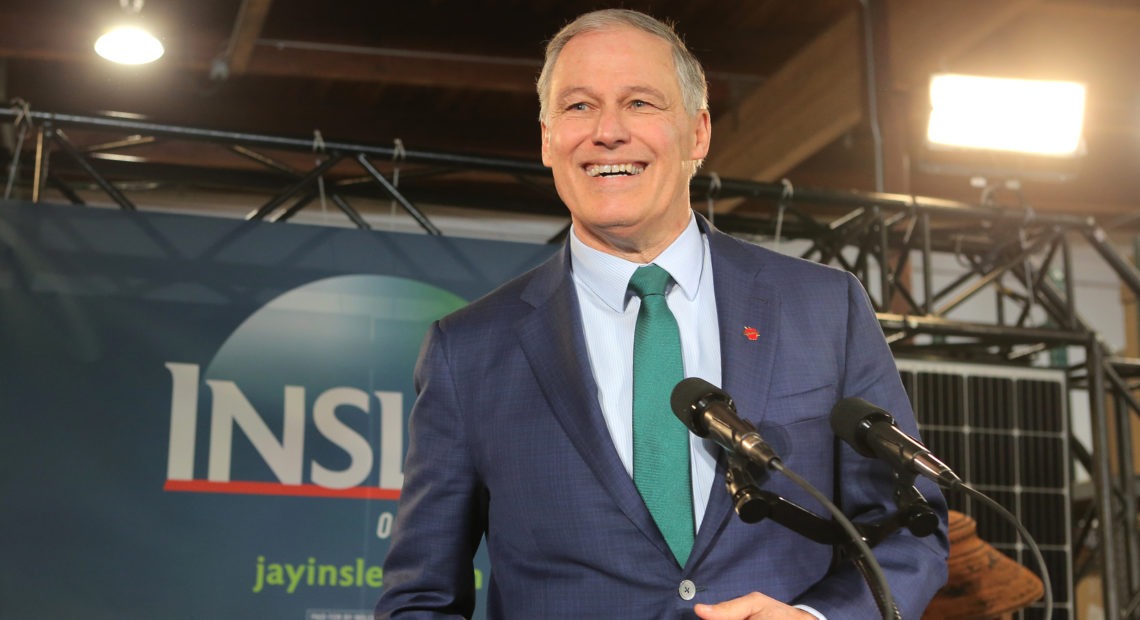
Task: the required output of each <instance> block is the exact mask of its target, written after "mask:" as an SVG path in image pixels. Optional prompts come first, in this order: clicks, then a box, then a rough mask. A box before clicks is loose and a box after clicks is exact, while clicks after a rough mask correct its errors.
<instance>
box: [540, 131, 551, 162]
mask: <svg viewBox="0 0 1140 620" xmlns="http://www.w3.org/2000/svg"><path fill="white" fill-rule="evenodd" d="M538 125H539V127H541V128H542V165H543V166H546V167H547V168H549V167H550V130H549V129H547V127H546V123H544V122H541V121H540V122H539V123H538Z"/></svg>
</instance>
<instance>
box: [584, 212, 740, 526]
mask: <svg viewBox="0 0 1140 620" xmlns="http://www.w3.org/2000/svg"><path fill="white" fill-rule="evenodd" d="M570 260H571V266H572V270H573V274H574V285H575V286H576V287H577V291H578V303H579V305H580V306H581V311H582V326H583V331H584V332H585V336H586V349H587V350H588V351H589V355H590V368H591V369H592V370H593V372H594V383H596V384H597V386H598V401H599V402H600V403H601V406H602V414H603V415H604V416H605V419H606V425H607V426H608V427H609V431H610V437H611V438H612V439H613V442H614V447H615V448H617V452H618V456H619V457H621V461H622V463H623V464H624V465H625V469H626V471H627V472H629V474H630V476H632V475H633V332H634V327H635V325H636V324H637V311H638V310H639V309H640V308H641V300H640V299H639V298H638V297H637V296H636V295H634V294H632V293H631V292H630V291H629V278H630V277H631V276H632V275H633V272H634V271H635V270H636V269H637V268H638V267H639V266H640V265H638V264H637V263H633V262H630V261H627V260H625V259H621V258H618V257H616V256H613V255H610V254H606V253H605V252H600V251H598V250H595V249H593V248H591V247H589V246H587V245H586V244H584V243H582V242H581V241H579V240H578V237H577V236H576V235H575V234H574V231H573V229H571V234H570ZM653 262H654V263H656V264H657V265H658V266H659V267H661V268H663V269H665V271H668V272H669V275H670V276H672V277H673V282H674V284H671V285H670V286H669V287H667V289H666V292H665V297H666V299H667V300H668V303H669V309H670V310H671V311H672V312H673V316H674V317H675V318H676V319H677V327H678V328H679V330H680V332H681V357H682V360H683V363H684V365H685V376H686V377H700V378H702V379H704V380H705V381H708V382H709V383H711V384H713V385H720V379H721V372H720V333H719V330H718V329H717V320H716V297H715V296H714V295H713V279H712V260H711V258H710V257H709V248H708V241H706V240H705V238H704V235H702V234H701V231H700V229H699V228H697V222H696V219H695V218H693V217H692V216H690V218H689V225H688V227H687V228H685V231H684V232H683V233H681V236H680V237H678V238H677V239H676V241H674V242H673V244H672V245H670V246H669V247H668V248H667V249H666V250H665V251H664V252H662V253H661V255H660V256H658V257H657V258H656V259H654V260H653ZM679 423H680V422H678V424H679ZM689 439H690V441H689V451H690V457H691V458H690V463H691V467H692V480H693V517H694V518H695V520H696V527H697V529H698V530H699V529H700V526H701V522H702V520H703V519H704V515H705V506H706V505H707V504H708V499H709V492H710V491H711V490H712V484H713V478H714V476H715V474H716V451H715V450H716V446H715V444H713V443H712V442H711V441H709V440H704V439H701V438H699V437H697V436H696V435H690V436H689Z"/></svg>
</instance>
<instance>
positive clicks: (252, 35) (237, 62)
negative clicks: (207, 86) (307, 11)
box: [227, 0, 273, 75]
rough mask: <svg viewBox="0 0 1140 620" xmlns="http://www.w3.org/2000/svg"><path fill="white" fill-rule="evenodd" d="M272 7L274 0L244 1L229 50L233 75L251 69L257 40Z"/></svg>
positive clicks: (231, 37) (235, 23) (231, 36)
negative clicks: (250, 61) (250, 62)
mask: <svg viewBox="0 0 1140 620" xmlns="http://www.w3.org/2000/svg"><path fill="white" fill-rule="evenodd" d="M272 5H273V0H243V1H242V3H241V8H240V9H239V10H238V14H237V19H236V20H235V22H234V31H233V34H231V35H230V42H229V46H228V48H227V52H228V54H227V55H228V58H227V60H228V61H229V68H230V72H231V73H232V74H234V75H241V74H242V73H245V71H246V69H247V68H248V67H249V60H250V58H251V57H252V56H253V49H254V47H255V46H256V45H257V39H258V38H260V37H261V29H262V27H263V26H264V25H265V17H266V16H267V15H269V8H270V7H271V6H272Z"/></svg>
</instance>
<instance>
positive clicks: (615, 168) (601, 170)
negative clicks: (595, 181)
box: [584, 163, 645, 177]
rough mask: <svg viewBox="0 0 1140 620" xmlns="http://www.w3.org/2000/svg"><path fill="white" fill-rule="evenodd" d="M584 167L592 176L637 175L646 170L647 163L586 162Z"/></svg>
mask: <svg viewBox="0 0 1140 620" xmlns="http://www.w3.org/2000/svg"><path fill="white" fill-rule="evenodd" d="M584 168H585V170H586V175H587V176H591V177H610V176H617V175H622V176H636V175H639V174H641V173H642V172H645V164H642V163H624V164H586V166H584Z"/></svg>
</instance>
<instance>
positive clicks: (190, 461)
mask: <svg viewBox="0 0 1140 620" xmlns="http://www.w3.org/2000/svg"><path fill="white" fill-rule="evenodd" d="M166 369H167V370H169V371H170V378H171V379H172V380H173V385H172V386H171V389H170V451H169V452H167V454H166V479H167V480H193V479H194V442H195V441H196V440H197V439H196V433H197V426H198V365H197V364H178V363H175V362H167V363H166Z"/></svg>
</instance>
